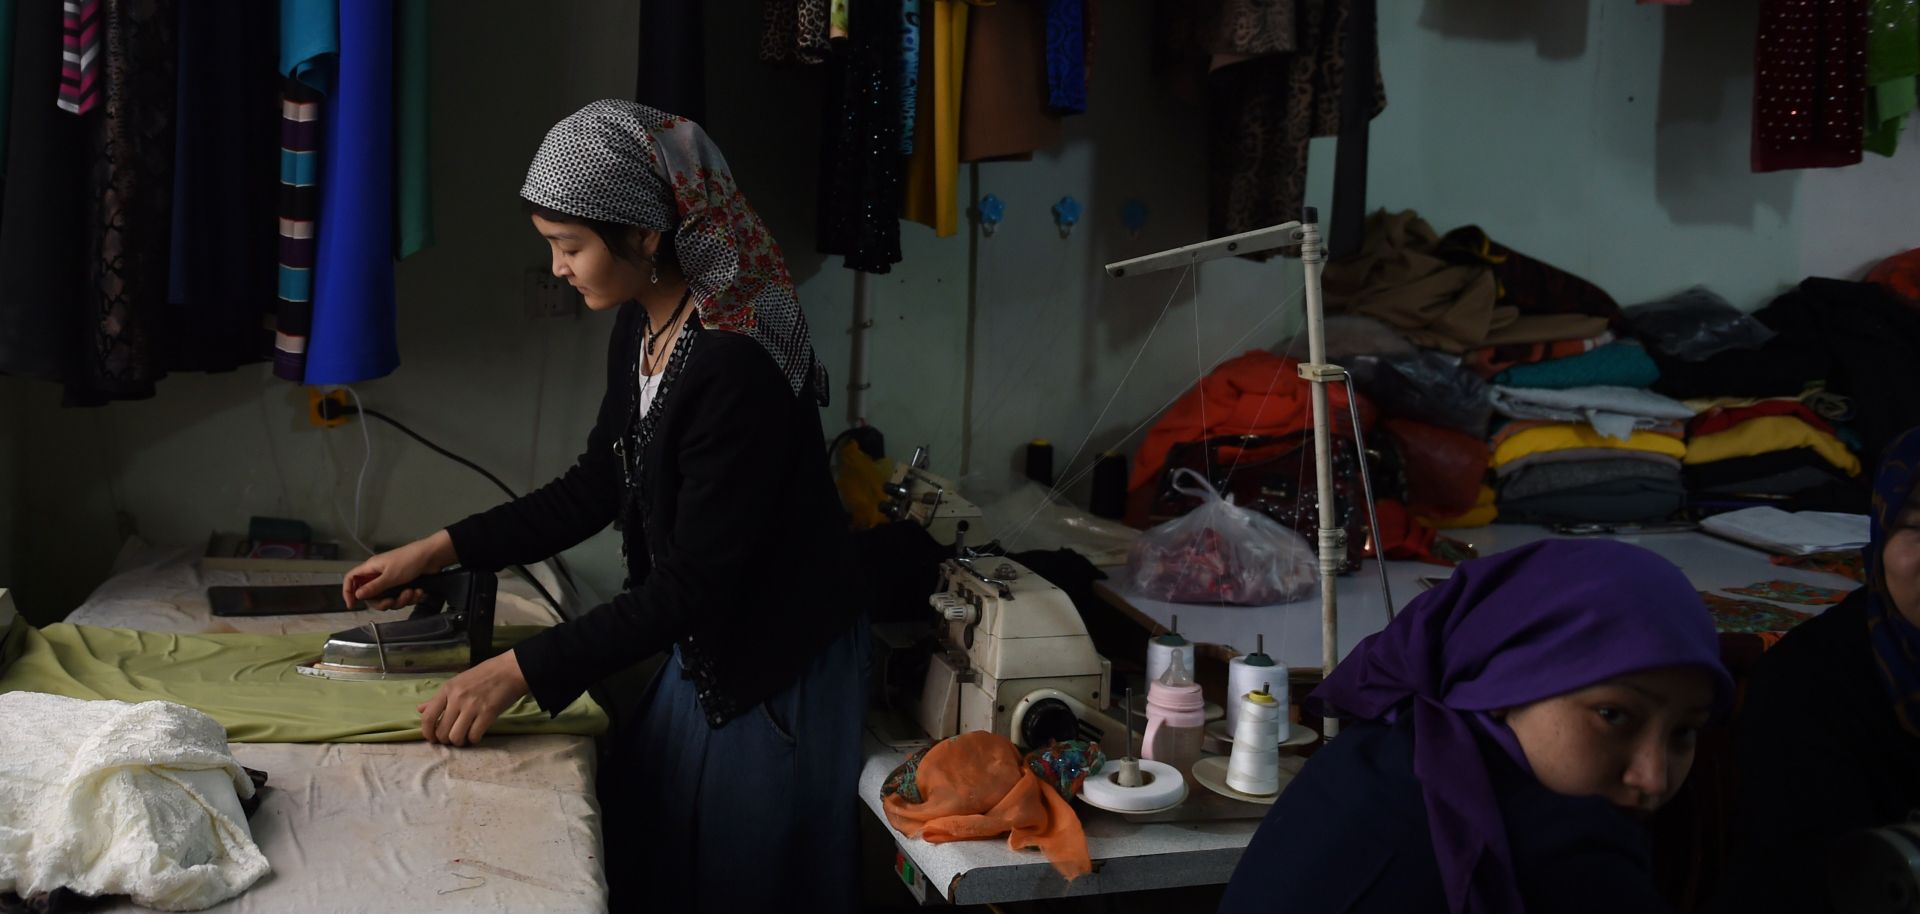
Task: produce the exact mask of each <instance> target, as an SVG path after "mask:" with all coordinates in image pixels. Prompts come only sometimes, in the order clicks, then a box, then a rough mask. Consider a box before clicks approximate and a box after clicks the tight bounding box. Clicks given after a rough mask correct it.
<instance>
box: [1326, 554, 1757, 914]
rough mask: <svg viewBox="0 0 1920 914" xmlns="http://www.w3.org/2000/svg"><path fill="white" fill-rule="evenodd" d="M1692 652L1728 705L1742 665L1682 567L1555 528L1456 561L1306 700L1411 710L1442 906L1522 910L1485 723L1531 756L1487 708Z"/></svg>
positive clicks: (1385, 711)
mask: <svg viewBox="0 0 1920 914" xmlns="http://www.w3.org/2000/svg"><path fill="white" fill-rule="evenodd" d="M1669 666H1695V667H1699V668H1701V669H1704V670H1707V671H1709V672H1710V673H1712V675H1713V677H1714V685H1715V691H1716V693H1717V695H1718V698H1719V703H1720V707H1721V710H1722V711H1723V712H1724V711H1725V710H1726V708H1727V707H1728V705H1729V704H1730V702H1731V700H1732V694H1733V681H1732V679H1731V678H1729V677H1728V676H1727V672H1726V669H1725V668H1724V667H1722V666H1721V665H1720V647H1719V639H1718V637H1717V636H1716V635H1715V633H1714V627H1713V620H1712V618H1711V617H1710V616H1709V615H1708V613H1707V610H1706V607H1705V606H1703V605H1702V603H1701V601H1700V595H1699V593H1698V592H1696V591H1695V590H1694V588H1693V585H1692V584H1690V583H1688V582H1687V578H1686V575H1684V574H1682V573H1681V572H1680V569H1679V568H1676V567H1674V565H1673V563H1671V562H1669V561H1667V560H1666V559H1663V558H1661V557H1660V556H1658V555H1655V554H1654V553H1652V552H1649V551H1647V550H1645V549H1642V548H1640V547H1638V546H1630V545H1627V544H1625V543H1619V542H1613V541H1608V540H1547V541H1544V542H1539V543H1533V544H1531V545H1528V546H1522V547H1521V548H1519V549H1514V550H1511V551H1508V552H1502V553H1500V554H1498V555H1493V556H1488V557H1486V558H1482V559H1475V560H1472V561H1468V562H1462V563H1461V564H1460V567H1459V568H1457V569H1455V570H1454V573H1453V576H1452V577H1451V578H1448V579H1447V581H1446V583H1444V584H1441V585H1439V586H1437V587H1435V588H1433V589H1432V590H1429V591H1426V592H1425V593H1422V594H1420V595H1419V596H1417V597H1415V598H1414V599H1413V602H1411V603H1409V604H1407V607H1406V609H1405V610H1403V611H1401V613H1400V614H1399V615H1398V616H1397V617H1395V618H1394V620H1393V621H1392V622H1390V623H1388V625H1387V627H1386V628H1385V629H1384V630H1382V631H1381V632H1379V633H1378V634H1375V635H1372V636H1370V637H1368V638H1367V639H1366V640H1364V641H1362V642H1360V644H1359V645H1358V646H1356V647H1355V648H1354V649H1353V653H1352V654H1350V655H1348V657H1347V659H1346V660H1345V661H1343V662H1342V663H1341V664H1340V665H1339V666H1338V667H1335V668H1334V671H1333V675H1332V676H1329V677H1328V678H1327V681H1326V682H1324V683H1322V684H1321V685H1320V687H1319V688H1317V689H1315V690H1314V692H1313V695H1312V696H1311V699H1310V700H1311V701H1316V702H1319V703H1321V704H1322V705H1323V706H1324V707H1325V709H1326V711H1327V712H1328V713H1331V714H1334V715H1337V716H1340V717H1346V718H1357V719H1360V720H1387V719H1389V718H1392V717H1395V716H1397V715H1404V714H1412V715H1413V739H1414V748H1413V772H1414V776H1415V777H1417V778H1418V779H1419V780H1420V783H1421V791H1422V793H1423V795H1424V796H1425V798H1426V806H1427V819H1428V823H1429V829H1430V832H1431V834H1432V837H1433V850H1434V856H1435V858H1436V859H1437V860H1438V862H1439V865H1440V881H1441V883H1442V885H1443V886H1444V887H1445V889H1446V895H1447V909H1448V910H1449V911H1452V912H1454V914H1465V912H1473V914H1519V912H1520V911H1522V910H1523V905H1522V903H1521V900H1520V893H1519V888H1518V886H1517V883H1516V881H1515V874H1514V871H1513V857H1512V854H1511V852H1510V851H1509V849H1508V847H1507V837H1506V828H1505V825H1504V823H1503V821H1502V819H1501V815H1500V805H1499V801H1498V798H1497V797H1496V796H1495V795H1494V791H1493V784H1492V780H1491V779H1490V777H1489V776H1488V773H1487V764H1486V760H1485V759H1484V758H1483V757H1482V755H1481V750H1480V745H1479V743H1478V742H1477V741H1476V740H1475V737H1474V731H1475V730H1476V729H1478V730H1479V731H1480V732H1482V733H1485V734H1487V735H1489V736H1491V737H1493V739H1494V740H1495V741H1496V742H1497V743H1499V744H1500V745H1501V746H1502V747H1504V748H1505V750H1506V752H1507V754H1508V755H1510V756H1512V757H1513V759H1514V761H1516V762H1517V763H1519V765H1520V766H1521V768H1523V769H1527V768H1528V765H1527V763H1526V757H1525V755H1523V754H1522V753H1521V751H1520V745H1519V742H1518V741H1517V740H1516V739H1515V738H1514V736H1513V731H1511V730H1509V729H1507V727H1506V725H1505V724H1503V723H1500V722H1498V721H1495V720H1494V719H1493V718H1492V717H1490V716H1489V715H1488V712H1491V711H1497V710H1501V709H1504V708H1513V707H1517V706H1519V705H1524V704H1528V703H1531V702H1535V701H1540V700H1543V699H1547V698H1552V697H1554V696H1556V695H1564V694H1566V693H1568V692H1572V691H1576V690H1578V689H1583V688H1586V687H1587V686H1591V685H1594V684H1596V683H1599V682H1603V681H1605V680H1608V679H1612V678H1614V677H1616V676H1622V675H1625V674H1628V673H1633V672H1638V671H1642V670H1649V669H1655V668H1658V667H1669Z"/></svg>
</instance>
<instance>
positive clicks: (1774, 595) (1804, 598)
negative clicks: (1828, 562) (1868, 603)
mask: <svg viewBox="0 0 1920 914" xmlns="http://www.w3.org/2000/svg"><path fill="white" fill-rule="evenodd" d="M1726 591H1727V593H1733V594H1739V595H1740V596H1743V597H1759V598H1760V599H1762V600H1772V601H1773V602H1775V603H1800V604H1804V605H1807V606H1832V605H1834V604H1836V603H1838V602H1840V601H1841V600H1844V599H1846V598H1847V593H1848V591H1845V590H1840V589H1838V588H1834V587H1821V586H1819V585H1818V584H1802V583H1800V582H1799V581H1761V582H1759V583H1757V584H1748V585H1747V586H1745V587H1728V588H1726Z"/></svg>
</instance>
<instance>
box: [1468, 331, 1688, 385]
mask: <svg viewBox="0 0 1920 914" xmlns="http://www.w3.org/2000/svg"><path fill="white" fill-rule="evenodd" d="M1658 380H1660V368H1659V367H1658V366H1656V365H1654V364H1653V357H1652V356H1650V355H1647V350H1646V349H1645V348H1643V347H1642V346H1641V345H1640V344H1639V343H1635V342H1631V341H1625V340H1623V341H1621V342H1618V343H1608V344H1607V345H1605V346H1602V347H1600V348H1598V349H1595V350H1593V351H1592V352H1583V353H1580V354H1579V355H1575V356H1568V357H1566V358H1564V359H1549V360H1547V361H1545V362H1535V363H1534V364H1532V365H1516V366H1514V367H1512V368H1509V369H1507V370H1506V371H1503V372H1500V373H1499V374H1497V375H1494V376H1493V383H1495V384H1500V385H1504V386H1507V387H1546V388H1552V389H1556V390H1565V389H1566V388H1569V387H1591V386H1595V385H1606V386H1611V387H1649V386H1652V384H1653V382H1655V381H1658Z"/></svg>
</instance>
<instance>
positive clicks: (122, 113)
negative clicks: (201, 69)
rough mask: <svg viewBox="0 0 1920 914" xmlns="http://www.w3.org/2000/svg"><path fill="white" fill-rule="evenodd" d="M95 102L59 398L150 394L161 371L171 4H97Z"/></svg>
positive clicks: (164, 0)
mask: <svg viewBox="0 0 1920 914" xmlns="http://www.w3.org/2000/svg"><path fill="white" fill-rule="evenodd" d="M105 17H106V39H105V44H104V53H105V55H106V63H105V72H104V74H103V75H104V77H105V80H106V87H105V88H106V99H105V105H104V106H103V109H102V110H101V112H100V114H99V115H98V116H89V118H88V133H89V134H90V136H89V143H88V146H89V148H88V158H89V160H90V162H91V168H92V171H91V175H90V177H91V180H90V181H89V182H88V198H87V204H88V209H87V214H88V219H89V221H88V225H87V265H86V271H87V283H88V286H87V290H86V293H85V295H84V297H83V298H82V299H81V309H82V312H83V319H84V320H85V321H86V324H87V329H86V336H85V339H84V341H83V342H82V345H81V358H80V360H79V362H78V363H77V364H76V366H75V372H74V374H73V375H72V376H71V377H69V378H67V379H66V381H67V390H66V400H67V401H68V402H69V403H72V404H74V405H94V404H100V403H104V402H106V401H108V400H127V399H143V398H146V397H151V396H153V391H154V382H156V381H158V380H159V379H160V377H161V376H162V375H164V374H165V373H166V366H165V364H164V355H163V353H164V352H165V349H164V342H163V340H162V338H161V334H162V333H163V330H162V321H163V319H164V315H165V310H166V302H167V268H168V252H169V250H170V248H171V239H170V234H171V231H172V227H173V225H172V219H173V217H172V204H173V124H174V101H175V93H176V91H177V89H178V84H177V78H176V76H175V63H176V61H177V59H178V56H179V50H178V46H177V42H176V38H177V32H176V23H177V21H178V17H177V3H176V2H174V0H106V12H105Z"/></svg>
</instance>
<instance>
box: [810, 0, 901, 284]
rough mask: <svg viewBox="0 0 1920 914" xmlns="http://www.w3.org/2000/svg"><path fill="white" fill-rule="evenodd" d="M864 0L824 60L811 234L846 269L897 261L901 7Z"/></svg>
mask: <svg viewBox="0 0 1920 914" xmlns="http://www.w3.org/2000/svg"><path fill="white" fill-rule="evenodd" d="M905 2H906V0H868V2H866V3H864V4H862V5H861V7H860V10H861V17H862V18H861V20H860V26H859V27H858V28H856V29H855V30H854V31H853V33H852V34H851V35H849V36H848V38H847V40H845V41H843V42H840V43H838V44H837V45H835V50H834V54H833V60H832V61H831V62H830V63H829V64H828V74H827V103H826V108H825V121H826V124H825V126H824V129H823V130H822V134H823V135H824V137H825V140H826V148H825V150H824V151H823V152H822V154H821V156H820V184H819V188H820V191H819V199H820V202H819V207H818V220H819V224H818V226H817V237H818V238H819V242H818V247H819V250H820V253H822V254H839V255H842V256H844V257H845V258H846V266H847V269H850V270H860V271H863V272H867V273H886V272H887V271H889V270H891V269H892V267H893V265H894V264H896V263H899V262H900V170H901V163H900V132H899V131H900V83H899V78H900V37H901V32H900V27H899V23H900V15H899V13H900V7H901V6H902V5H904V3H905Z"/></svg>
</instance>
